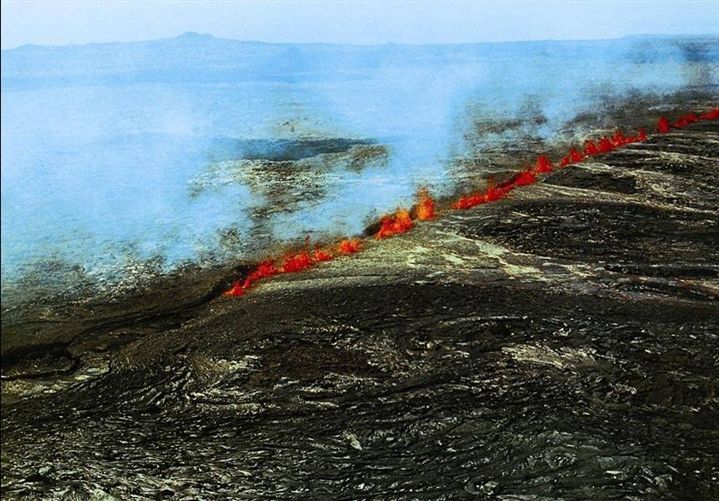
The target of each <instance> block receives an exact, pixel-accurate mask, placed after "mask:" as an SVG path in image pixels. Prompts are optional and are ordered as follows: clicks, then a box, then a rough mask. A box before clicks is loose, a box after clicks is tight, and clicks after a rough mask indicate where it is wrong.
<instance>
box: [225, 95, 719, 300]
mask: <svg viewBox="0 0 719 501" xmlns="http://www.w3.org/2000/svg"><path fill="white" fill-rule="evenodd" d="M701 120H719V108H714V109H712V110H711V111H708V112H706V113H702V114H700V115H697V114H695V113H687V114H685V115H682V116H680V117H679V118H677V119H676V120H675V121H674V122H670V121H669V119H667V118H666V117H660V118H659V120H658V121H657V132H658V133H660V134H666V133H668V132H670V131H671V129H681V128H683V127H686V126H687V125H689V124H692V123H695V122H698V121H701ZM646 139H647V133H646V130H644V129H640V130H639V131H638V132H637V134H636V135H633V136H625V135H624V133H623V132H622V131H621V130H617V131H615V132H614V134H613V135H612V136H611V137H606V136H604V137H601V138H599V139H587V140H586V141H585V142H584V147H583V148H581V149H577V148H575V147H572V148H570V150H569V152H568V153H567V154H566V155H565V156H564V157H563V158H562V159H561V160H560V162H559V167H568V166H570V165H572V164H576V163H579V162H582V161H584V160H585V159H587V158H589V157H593V156H596V155H601V154H604V153H609V152H611V151H614V150H615V149H617V148H620V147H622V146H625V145H627V144H631V143H638V142H642V141H646ZM553 170H554V167H553V165H552V162H551V161H550V160H549V158H547V156H545V155H540V156H539V157H537V160H536V162H535V164H534V165H533V166H532V167H528V168H526V169H525V170H523V171H520V172H519V173H517V174H515V175H514V176H513V177H512V178H511V179H509V180H508V181H505V182H503V183H500V184H498V185H495V184H494V183H493V182H492V181H491V180H490V181H489V183H488V185H487V188H486V190H485V191H481V192H475V193H471V194H468V195H464V196H462V197H460V198H459V200H457V201H456V202H455V203H454V204H452V208H453V209H470V208H472V207H475V206H477V205H481V204H485V203H490V202H496V201H498V200H501V199H503V198H505V197H506V196H507V195H508V194H509V193H510V192H511V191H512V190H513V189H515V188H517V187H519V186H527V185H530V184H534V183H536V182H537V180H538V178H537V176H538V175H540V174H547V173H549V172H552V171H553ZM435 211H436V207H435V201H434V200H433V199H432V197H431V196H430V194H429V191H428V190H427V189H426V188H421V189H420V190H419V191H418V192H417V203H416V204H415V205H414V207H413V208H412V212H411V213H410V211H408V210H407V209H403V208H399V209H397V210H396V211H395V212H394V213H393V214H387V215H385V216H384V217H382V219H381V221H380V228H379V231H377V233H375V235H374V237H375V238H376V239H378V240H382V239H384V238H388V237H391V236H394V235H398V234H401V233H405V232H407V231H409V230H411V229H412V228H413V227H414V219H416V220H419V221H427V220H430V219H433V218H434V217H435ZM360 250H362V240H360V239H358V238H348V239H344V240H342V241H341V242H339V244H338V245H337V247H336V254H333V253H332V252H330V251H328V250H323V249H321V248H320V247H319V246H315V251H314V252H313V253H309V252H307V251H302V252H299V253H296V254H291V255H288V256H286V257H285V259H284V260H283V261H282V264H281V265H280V266H279V267H278V266H277V265H276V264H275V261H273V260H271V259H270V260H266V261H263V262H261V263H260V264H259V265H257V266H256V267H255V268H254V269H253V270H252V271H251V272H250V273H249V274H248V275H247V277H246V278H245V279H244V281H240V280H237V281H235V282H233V284H232V287H231V288H230V289H229V290H227V291H226V292H225V294H226V295H229V296H242V295H244V294H245V293H246V292H247V290H248V289H249V288H251V287H252V286H253V284H254V283H255V282H257V281H258V280H261V279H263V278H267V277H271V276H273V275H277V274H279V273H295V272H299V271H303V270H306V269H307V268H310V267H312V266H314V265H316V264H317V263H321V262H325V261H330V260H332V259H334V258H335V256H336V255H345V256H347V255H352V254H355V253H357V252H359V251H360Z"/></svg>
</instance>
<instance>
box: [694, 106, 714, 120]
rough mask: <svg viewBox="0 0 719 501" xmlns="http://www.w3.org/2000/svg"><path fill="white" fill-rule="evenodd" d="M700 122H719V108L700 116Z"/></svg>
mask: <svg viewBox="0 0 719 501" xmlns="http://www.w3.org/2000/svg"><path fill="white" fill-rule="evenodd" d="M699 120H719V108H714V109H713V110H711V111H707V112H706V113H702V114H701V115H699Z"/></svg>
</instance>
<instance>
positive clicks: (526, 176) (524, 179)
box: [488, 170, 537, 201]
mask: <svg viewBox="0 0 719 501" xmlns="http://www.w3.org/2000/svg"><path fill="white" fill-rule="evenodd" d="M536 182H537V176H535V175H534V172H532V171H529V170H523V171H522V172H520V173H519V174H517V175H516V176H514V177H513V178H512V181H511V182H510V184H511V185H512V186H527V185H528V184H533V183H536ZM488 201H489V200H488Z"/></svg>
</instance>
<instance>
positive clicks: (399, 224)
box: [375, 208, 414, 240]
mask: <svg viewBox="0 0 719 501" xmlns="http://www.w3.org/2000/svg"><path fill="white" fill-rule="evenodd" d="M413 226H414V223H413V222H412V218H411V217H410V215H409V211H408V210H407V209H403V208H399V209H397V211H396V212H395V213H394V214H387V215H386V216H384V217H383V218H382V221H381V226H380V229H379V231H378V232H377V234H376V235H375V238H376V239H378V240H381V239H383V238H388V237H391V236H393V235H398V234H400V233H405V232H407V231H409V230H411V229H412V227H413Z"/></svg>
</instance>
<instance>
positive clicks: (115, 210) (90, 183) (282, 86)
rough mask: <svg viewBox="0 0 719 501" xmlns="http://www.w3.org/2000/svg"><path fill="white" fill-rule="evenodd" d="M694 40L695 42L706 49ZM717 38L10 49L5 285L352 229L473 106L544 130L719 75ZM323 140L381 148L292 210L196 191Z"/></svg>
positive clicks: (393, 199) (257, 195)
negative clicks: (55, 268) (696, 49)
mask: <svg viewBox="0 0 719 501" xmlns="http://www.w3.org/2000/svg"><path fill="white" fill-rule="evenodd" d="M688 41H689V42H691V44H695V45H696V44H698V45H700V46H701V47H703V48H704V49H703V51H700V57H695V55H694V54H693V53H692V52H691V51H687V50H686V44H687V43H689V42H688ZM718 41H719V39H717V38H701V37H698V38H686V37H684V38H682V37H629V38H624V39H618V40H609V41H586V42H568V41H567V42H531V43H519V42H515V43H502V44H464V45H435V46H432V45H426V46H410V45H391V44H389V45H379V46H351V45H332V44H265V43H250V42H239V41H232V40H224V39H217V38H213V37H211V36H205V35H198V34H192V33H191V34H186V35H183V36H180V37H177V38H174V39H166V40H157V41H152V42H137V43H118V44H89V45H83V46H65V47H40V46H23V47H20V48H17V49H12V50H8V51H3V53H2V215H3V216H2V277H3V283H4V284H6V283H7V282H9V281H12V280H15V279H17V278H18V277H21V276H22V275H23V274H25V273H27V271H28V269H31V268H32V267H33V266H36V265H38V263H43V262H47V261H61V262H64V263H69V264H76V265H78V266H79V267H80V268H81V269H82V270H84V273H87V274H88V275H89V276H95V277H98V278H107V277H113V276H119V275H121V274H122V273H123V272H124V271H123V270H124V269H125V268H126V267H127V263H128V260H132V259H136V260H144V259H150V258H153V257H157V256H160V257H161V258H162V260H164V264H163V267H164V268H163V269H164V270H169V269H171V268H172V267H173V266H175V265H177V264H178V263H182V262H186V261H198V260H206V259H220V258H221V259H225V258H228V257H231V256H229V255H228V254H227V251H226V249H225V250H224V251H223V250H222V246H221V244H220V238H219V236H218V235H219V234H222V232H226V231H227V230H228V229H230V228H231V229H234V230H235V231H236V232H237V235H238V236H239V237H238V238H239V241H240V243H239V244H238V247H237V248H236V250H235V251H234V252H236V254H235V256H236V257H243V254H246V255H251V254H252V253H253V252H258V251H259V249H257V248H254V247H253V246H252V245H250V243H249V242H252V241H255V240H257V239H259V240H260V241H262V242H263V244H270V243H273V242H282V241H285V240H292V239H297V238H302V237H303V236H304V235H306V234H311V235H312V236H313V237H314V238H317V239H319V238H322V237H323V236H327V235H337V234H352V233H356V232H359V231H361V229H362V227H363V225H364V224H365V223H366V222H367V219H368V218H369V217H372V216H375V215H377V214H379V213H381V212H383V211H386V210H391V209H392V208H394V207H396V206H397V205H399V204H405V205H407V204H409V203H411V200H412V195H413V193H414V191H415V190H416V188H417V187H418V186H419V185H429V186H430V188H432V189H433V190H434V191H437V192H440V193H442V192H444V193H447V192H449V191H451V190H452V189H453V188H454V184H453V178H452V176H451V175H450V174H451V169H452V160H453V159H455V158H457V157H458V156H462V155H465V154H470V153H476V152H471V151H468V144H467V141H466V135H467V133H468V131H469V130H470V129H471V125H472V120H473V119H474V118H476V116H477V114H486V115H487V116H490V117H506V116H513V115H516V114H517V113H519V111H520V107H521V106H522V104H523V103H527V102H536V103H539V105H540V107H541V110H542V112H543V113H544V115H545V116H546V117H547V119H548V121H547V123H546V124H545V125H543V126H542V128H541V133H542V134H543V135H544V136H545V137H546V138H550V139H551V138H552V137H553V136H554V135H556V134H557V133H558V132H559V130H560V127H561V126H562V125H563V124H564V123H565V122H566V121H567V120H569V119H571V118H572V117H573V116H574V114H575V113H577V112H578V111H582V110H585V109H590V108H591V107H592V106H595V105H596V99H597V95H598V93H599V92H600V91H604V90H606V89H610V90H611V91H612V92H616V93H619V94H621V93H622V92H627V91H640V92H658V93H670V92H674V91H676V90H680V89H682V88H686V87H687V86H692V85H708V84H711V85H713V82H714V78H715V76H716V71H717V65H718V64H719V54H718V50H719V49H718V47H719V43H717V42H718ZM696 75H701V76H702V78H703V79H704V81H702V82H698V83H697V82H695V81H693V80H692V79H694V78H696ZM336 138H343V140H345V141H348V142H349V143H352V142H358V143H360V144H365V143H377V144H380V145H386V146H387V147H388V150H389V159H388V161H387V162H386V164H385V165H379V166H378V165H371V166H368V167H367V168H365V169H360V170H348V169H344V168H336V169H330V172H329V173H328V172H324V171H323V172H322V173H318V174H317V180H318V181H317V182H318V183H319V184H322V186H323V188H322V190H323V192H322V193H321V194H320V195H319V196H314V197H313V196H307V197H305V198H303V193H299V194H297V193H295V196H296V197H298V201H297V202H296V204H295V205H296V206H295V207H294V209H292V210H274V209H275V208H276V207H272V206H271V205H272V204H277V203H278V201H277V200H269V199H267V197H266V196H264V195H263V192H262V190H259V191H258V190H257V187H256V186H254V187H253V186H250V185H248V184H247V183H243V182H238V181H236V180H235V181H228V182H224V181H223V182H217V183H214V182H210V185H211V189H207V190H204V191H202V192H201V193H199V194H193V192H192V189H191V188H192V186H193V183H196V182H197V180H198V179H205V180H206V179H208V176H209V177H212V173H213V172H218V171H217V170H213V166H217V165H220V164H222V163H223V162H227V161H232V160H236V159H239V158H242V157H243V156H247V153H248V152H247V148H248V145H251V144H255V145H257V144H259V145H263V144H264V145H268V146H267V147H268V148H270V146H271V145H276V141H277V140H279V139H282V140H287V141H289V143H292V144H294V143H293V141H294V142H296V141H306V140H324V139H336ZM252 141H254V142H252ZM263 141H264V142H263ZM273 141H274V142H273ZM282 144H284V143H282ZM272 147H276V146H272ZM473 147H477V145H474V146H473ZM479 147H480V148H481V147H482V145H481V144H480V145H479ZM256 153H257V152H255V154H256ZM260 153H262V152H260ZM265 153H266V154H267V155H268V156H271V153H272V151H269V150H268V151H266V152H265ZM259 156H262V155H261V154H260V155H259ZM280 168H281V167H280ZM219 172H224V171H222V170H221V169H220V171H219ZM298 189H299V190H300V191H302V190H303V189H304V188H303V187H298ZM322 190H321V191H322ZM265 195H266V194H265ZM281 203H282V201H281V200H280V201H279V204H280V205H281ZM280 209H281V207H280ZM257 214H260V216H258V215H257ZM243 242H248V243H247V245H244V244H243Z"/></svg>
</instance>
